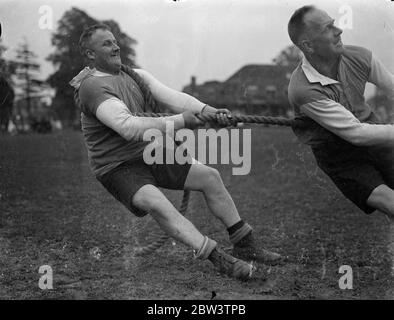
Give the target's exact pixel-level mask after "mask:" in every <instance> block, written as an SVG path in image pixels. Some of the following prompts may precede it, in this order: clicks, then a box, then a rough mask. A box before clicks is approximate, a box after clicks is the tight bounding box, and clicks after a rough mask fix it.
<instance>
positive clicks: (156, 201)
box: [133, 184, 254, 280]
mask: <svg viewBox="0 0 394 320" xmlns="http://www.w3.org/2000/svg"><path fill="white" fill-rule="evenodd" d="M133 205H134V206H136V207H137V208H139V209H141V210H143V211H146V212H148V213H149V214H150V215H151V216H152V217H153V218H154V219H155V220H156V221H157V223H158V224H159V225H160V227H161V228H162V229H163V230H164V231H165V232H166V233H167V234H168V235H169V236H171V237H172V238H174V239H176V240H178V241H180V242H182V243H184V244H185V245H187V246H189V247H191V248H192V249H194V250H195V252H196V255H195V256H196V258H200V259H209V260H210V261H211V262H212V263H213V264H214V265H215V266H216V267H217V268H219V270H220V271H221V272H223V273H225V274H227V275H229V276H231V277H234V278H238V279H241V280H248V279H249V278H250V277H251V276H252V273H253V271H254V268H253V266H252V265H250V264H248V263H247V262H245V261H242V260H239V259H236V258H234V257H232V256H231V255H229V254H227V253H225V252H224V251H222V250H221V249H220V248H218V247H217V245H216V242H215V241H214V240H211V239H209V238H208V237H206V236H203V235H202V234H201V233H200V231H198V230H197V228H196V227H195V226H194V225H193V224H192V223H191V222H190V221H189V220H188V219H186V218H185V217H184V216H182V215H181V214H180V213H179V212H178V211H177V210H176V208H175V207H174V206H173V205H172V203H171V202H170V201H169V200H168V199H167V197H166V196H165V195H164V194H163V193H162V192H161V191H160V190H159V189H158V188H157V187H155V186H153V185H149V184H148V185H145V186H143V187H141V188H140V189H139V190H138V191H137V192H136V194H135V195H134V196H133Z"/></svg>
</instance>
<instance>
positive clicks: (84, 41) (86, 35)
mask: <svg viewBox="0 0 394 320" xmlns="http://www.w3.org/2000/svg"><path fill="white" fill-rule="evenodd" d="M99 29H100V30H108V31H111V28H110V27H109V26H107V25H106V24H104V23H100V24H94V25H92V26H89V27H87V28H85V29H84V30H83V32H82V34H81V37H80V38H79V42H78V45H79V50H80V52H81V54H83V55H84V54H85V50H86V49H87V45H88V42H89V40H90V38H91V37H92V34H93V33H94V32H95V31H96V30H99Z"/></svg>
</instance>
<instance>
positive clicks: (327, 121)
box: [300, 99, 394, 146]
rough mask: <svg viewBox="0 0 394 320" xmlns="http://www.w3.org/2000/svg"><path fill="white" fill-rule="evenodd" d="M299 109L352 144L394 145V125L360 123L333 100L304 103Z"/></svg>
mask: <svg viewBox="0 0 394 320" xmlns="http://www.w3.org/2000/svg"><path fill="white" fill-rule="evenodd" d="M300 110H301V112H303V113H304V114H306V115H307V116H308V117H310V118H312V119H313V120H315V121H316V122H317V123H319V124H320V125H321V126H322V127H324V128H326V129H327V130H329V131H331V132H332V133H334V134H336V135H337V136H339V137H340V138H342V139H344V140H346V141H348V142H350V143H352V144H354V145H358V146H372V145H387V144H391V145H394V125H391V124H388V125H380V124H369V123H362V122H360V121H359V120H358V119H357V118H356V117H355V116H354V115H353V114H352V113H351V112H350V111H348V110H347V109H346V108H345V107H343V106H342V105H341V104H339V103H337V102H335V101H333V100H330V99H324V100H318V101H314V102H310V103H306V104H304V105H302V106H301V108H300Z"/></svg>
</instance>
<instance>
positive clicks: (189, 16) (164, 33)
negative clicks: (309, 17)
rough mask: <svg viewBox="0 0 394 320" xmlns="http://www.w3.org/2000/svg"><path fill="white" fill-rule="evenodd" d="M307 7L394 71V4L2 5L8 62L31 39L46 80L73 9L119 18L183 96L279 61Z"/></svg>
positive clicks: (164, 0)
mask: <svg viewBox="0 0 394 320" xmlns="http://www.w3.org/2000/svg"><path fill="white" fill-rule="evenodd" d="M306 4H314V5H316V6H318V7H320V8H321V9H324V10H326V11H327V12H328V13H329V15H330V16H331V17H332V18H334V19H336V23H337V24H339V26H343V27H344V28H343V29H344V32H343V35H342V39H343V42H344V44H353V45H359V46H364V47H366V48H368V49H370V50H372V51H373V53H374V55H375V56H376V57H377V58H378V59H380V60H381V61H382V62H383V63H384V64H385V65H386V66H387V68H388V69H389V70H390V71H391V72H393V73H394V1H390V0H373V1H371V0H348V1H343V0H330V1H328V0H320V1H313V0H310V1H300V0H288V1H285V0H176V1H174V0H111V1H107V0H95V1H92V0H84V1H82V0H62V1H61V0H0V22H1V23H2V25H3V35H2V43H3V44H4V45H5V46H6V47H8V50H7V52H6V53H5V57H6V58H12V57H14V56H15V49H16V47H17V46H18V44H20V43H21V42H22V41H23V39H24V38H25V39H26V40H27V41H28V44H29V45H30V47H31V49H32V50H33V51H34V52H35V53H36V55H37V56H38V62H39V63H41V75H40V76H41V78H42V79H45V78H46V77H47V76H48V75H49V74H51V73H53V72H54V67H53V65H52V64H51V63H50V62H48V61H46V60H45V58H46V57H47V56H48V55H49V54H50V53H52V52H54V47H52V45H51V35H52V34H53V33H54V32H55V30H56V28H57V23H58V20H59V19H60V18H61V17H62V15H63V14H64V13H65V11H67V10H69V9H70V8H71V7H76V8H79V9H81V10H83V11H85V12H86V13H87V14H89V15H90V16H92V17H94V18H96V19H99V20H105V19H113V20H115V21H117V22H118V24H119V25H120V27H121V29H122V30H123V31H124V32H126V33H127V34H128V35H129V36H131V37H133V38H134V39H136V40H137V42H138V43H137V45H136V46H135V49H136V53H137V55H136V61H137V63H138V65H139V66H141V67H142V68H144V69H146V70H147V71H149V72H151V73H152V74H153V75H154V76H155V77H156V78H157V79H159V80H160V81H162V82H163V83H164V84H166V85H168V86H170V87H172V88H174V89H177V90H180V89H182V87H183V86H185V85H187V84H189V83H190V77H191V76H192V75H194V76H196V77H197V83H198V84H201V83H202V82H205V81H209V80H219V81H224V80H226V79H227V78H228V77H230V76H231V75H232V74H233V73H235V72H236V71H237V70H239V69H240V68H241V67H242V66H244V65H247V64H267V63H272V59H273V58H274V57H275V56H276V55H277V54H278V53H279V52H280V51H281V50H282V49H283V48H285V47H286V46H288V45H290V44H291V43H290V39H289V37H288V35H287V22H288V20H289V18H290V16H291V14H292V13H293V12H294V10H296V9H297V8H299V7H301V6H303V5H306ZM42 6H47V7H44V8H49V9H50V12H51V13H52V22H53V23H52V30H50V29H48V28H44V29H43V28H40V26H39V21H41V22H42V21H43V18H42V16H43V11H41V10H44V8H43V7H42ZM47 12H48V11H47ZM40 19H41V20H40ZM47 21H49V20H47ZM41 26H42V25H41ZM47 26H49V24H47Z"/></svg>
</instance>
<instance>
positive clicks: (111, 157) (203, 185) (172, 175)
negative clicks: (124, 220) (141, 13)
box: [71, 25, 281, 280]
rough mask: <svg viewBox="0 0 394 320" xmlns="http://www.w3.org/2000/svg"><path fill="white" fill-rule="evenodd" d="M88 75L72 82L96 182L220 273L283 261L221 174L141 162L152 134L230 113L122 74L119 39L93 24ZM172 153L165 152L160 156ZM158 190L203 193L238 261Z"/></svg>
mask: <svg viewBox="0 0 394 320" xmlns="http://www.w3.org/2000/svg"><path fill="white" fill-rule="evenodd" d="M80 47H81V51H82V53H83V54H84V55H85V57H86V58H87V59H88V63H89V67H88V68H85V69H84V70H83V71H82V72H81V73H80V74H79V75H77V76H76V77H75V78H74V79H73V80H72V81H71V85H73V86H74V87H75V88H76V89H77V91H76V98H77V101H79V106H80V108H81V111H82V113H81V117H82V129H83V134H84V137H85V141H86V145H87V148H88V154H89V160H90V163H91V166H92V169H93V171H94V173H95V175H96V177H97V179H98V180H99V181H100V182H101V183H102V184H103V186H104V187H105V188H106V189H107V190H108V191H109V192H110V193H111V194H112V195H113V196H114V197H115V198H116V199H117V200H119V201H120V202H121V203H123V204H124V205H125V206H126V207H127V208H128V209H129V210H130V211H131V212H133V213H135V214H136V215H137V216H143V215H145V214H150V215H151V216H152V217H153V218H154V219H155V220H156V221H157V222H158V224H159V225H160V227H161V228H162V229H163V230H164V231H165V232H166V233H167V234H169V235H170V236H171V237H173V238H174V239H176V240H178V241H180V242H182V243H184V244H185V245H187V246H189V247H191V248H192V249H194V251H195V256H196V257H197V258H200V259H208V260H210V261H211V262H212V263H213V264H214V265H215V266H216V267H217V268H218V269H219V270H220V271H222V272H223V273H225V274H227V275H229V276H231V277H235V278H239V279H242V280H247V279H249V278H250V277H251V274H252V272H253V270H254V268H253V266H252V265H251V264H249V263H247V262H245V261H243V260H242V259H244V260H248V261H250V260H257V261H260V262H265V263H277V262H278V261H280V260H281V256H280V255H278V254H275V253H272V252H269V251H267V250H264V249H263V248H261V246H260V245H257V244H256V243H255V240H254V237H253V233H252V228H251V226H250V225H249V224H247V223H245V222H244V221H243V220H242V219H241V218H240V216H239V214H238V211H237V209H236V207H235V205H234V202H233V200H232V198H231V196H230V194H229V193H228V192H227V190H226V188H225V186H224V184H223V182H222V180H221V177H220V174H219V173H218V171H217V170H216V169H214V168H211V167H208V166H205V165H203V164H200V163H193V164H191V163H185V164H178V163H176V162H175V163H165V161H164V164H152V165H148V164H146V163H145V162H144V161H143V151H144V148H145V147H146V146H147V145H148V144H149V143H150V142H147V141H143V134H144V132H145V130H147V129H152V128H154V129H158V130H160V131H162V132H163V133H165V130H166V122H167V121H172V122H173V124H174V128H175V129H180V128H190V129H193V128H197V127H198V126H200V125H202V123H201V121H200V120H198V118H197V117H196V114H198V113H202V112H211V113H215V114H216V115H217V120H218V122H219V123H221V124H228V123H229V120H228V119H227V118H228V116H229V111H228V110H227V109H215V108H213V107H211V106H208V105H206V104H204V103H202V102H200V101H199V100H197V99H195V98H193V97H191V96H189V95H187V94H185V93H181V92H177V91H175V90H172V89H170V88H168V87H166V86H164V85H163V84H162V83H160V82H159V81H158V80H157V79H155V78H154V77H153V76H152V75H151V74H149V73H148V72H146V71H144V70H142V69H132V68H129V67H125V66H123V65H122V63H121V59H120V49H119V46H118V44H117V42H116V39H115V37H114V35H113V34H112V33H111V31H110V30H109V28H108V27H107V26H105V25H95V26H92V27H90V28H88V29H86V30H85V31H84V33H83V34H82V35H81V38H80ZM158 103H159V104H160V105H164V106H166V107H167V108H168V109H170V110H171V111H172V112H173V113H176V115H174V116H169V117H162V118H149V117H135V116H133V113H135V112H159V111H160V109H159V107H158V106H159V104H158ZM163 154H164V155H165V154H167V152H163ZM159 187H163V188H168V189H176V190H182V189H185V190H196V191H200V192H202V193H203V195H204V197H205V200H206V202H207V205H208V208H209V209H210V211H211V212H212V214H213V215H214V216H215V217H217V218H218V219H219V220H220V221H221V222H222V223H223V224H224V226H225V227H226V228H227V229H228V232H229V237H230V240H231V242H232V243H233V245H234V249H233V255H235V256H237V258H239V259H237V258H235V257H234V256H232V255H230V254H228V253H226V252H225V251H223V250H222V249H220V248H219V247H218V246H217V244H216V242H215V241H214V240H212V239H210V238H208V237H207V236H204V235H202V234H201V233H200V232H199V231H198V230H197V229H196V228H195V226H194V225H193V224H192V223H191V222H190V221H189V220H188V219H186V218H185V217H184V216H182V215H181V214H180V213H179V212H178V211H177V210H176V209H175V207H174V206H173V205H172V203H171V202H170V201H169V200H168V199H167V198H166V197H165V195H164V194H163V193H162V191H161V190H160V189H159Z"/></svg>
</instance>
